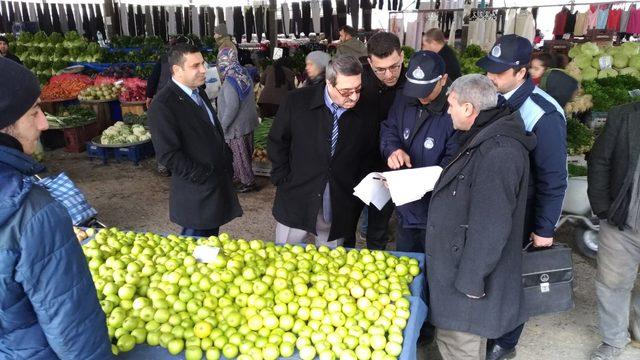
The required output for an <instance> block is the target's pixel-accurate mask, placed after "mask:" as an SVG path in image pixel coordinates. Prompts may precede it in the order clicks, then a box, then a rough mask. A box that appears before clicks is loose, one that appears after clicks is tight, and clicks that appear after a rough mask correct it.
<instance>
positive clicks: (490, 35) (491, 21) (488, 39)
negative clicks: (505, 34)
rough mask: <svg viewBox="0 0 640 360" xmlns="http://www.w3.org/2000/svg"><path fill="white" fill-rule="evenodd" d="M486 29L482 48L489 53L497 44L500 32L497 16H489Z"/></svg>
mask: <svg viewBox="0 0 640 360" xmlns="http://www.w3.org/2000/svg"><path fill="white" fill-rule="evenodd" d="M484 29H485V31H484V37H483V43H482V46H481V48H482V49H483V50H485V51H487V52H488V51H489V50H491V48H492V47H493V44H494V43H495V42H496V33H497V32H498V23H497V22H496V16H495V14H489V15H487V18H486V19H485V25H484Z"/></svg>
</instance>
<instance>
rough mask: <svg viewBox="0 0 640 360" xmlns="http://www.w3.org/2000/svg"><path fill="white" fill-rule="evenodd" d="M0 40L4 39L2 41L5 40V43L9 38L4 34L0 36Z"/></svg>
mask: <svg viewBox="0 0 640 360" xmlns="http://www.w3.org/2000/svg"><path fill="white" fill-rule="evenodd" d="M0 41H4V42H6V43H7V44H9V39H7V37H6V36H0Z"/></svg>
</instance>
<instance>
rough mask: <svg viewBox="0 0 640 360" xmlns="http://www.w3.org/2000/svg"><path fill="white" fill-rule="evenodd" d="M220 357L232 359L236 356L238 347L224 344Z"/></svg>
mask: <svg viewBox="0 0 640 360" xmlns="http://www.w3.org/2000/svg"><path fill="white" fill-rule="evenodd" d="M222 355H224V357H225V358H227V359H233V358H235V357H236V356H238V347H237V346H235V345H233V344H226V345H224V347H223V348H222Z"/></svg>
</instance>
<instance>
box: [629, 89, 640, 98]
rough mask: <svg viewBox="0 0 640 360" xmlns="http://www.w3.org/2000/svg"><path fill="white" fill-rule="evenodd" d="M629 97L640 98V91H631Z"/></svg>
mask: <svg viewBox="0 0 640 360" xmlns="http://www.w3.org/2000/svg"><path fill="white" fill-rule="evenodd" d="M629 96H631V97H638V96H640V89H634V90H630V91H629Z"/></svg>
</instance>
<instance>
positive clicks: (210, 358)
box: [204, 348, 220, 360]
mask: <svg viewBox="0 0 640 360" xmlns="http://www.w3.org/2000/svg"><path fill="white" fill-rule="evenodd" d="M204 356H205V358H206V359H207V360H220V350H219V349H217V348H209V349H207V352H206V353H205V355H204Z"/></svg>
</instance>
